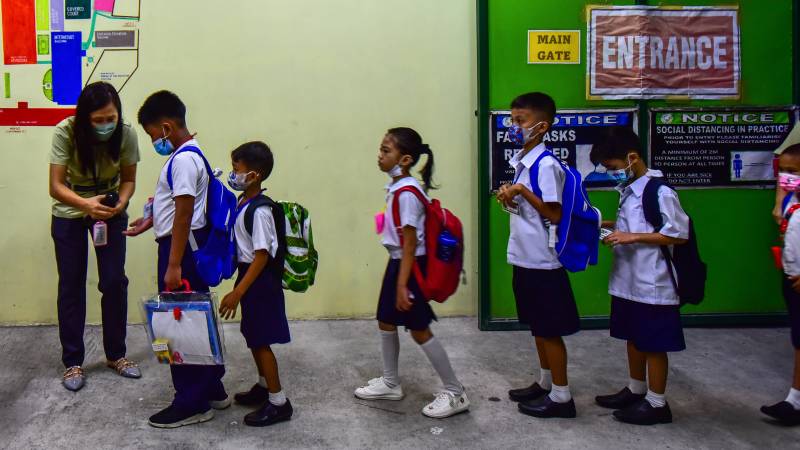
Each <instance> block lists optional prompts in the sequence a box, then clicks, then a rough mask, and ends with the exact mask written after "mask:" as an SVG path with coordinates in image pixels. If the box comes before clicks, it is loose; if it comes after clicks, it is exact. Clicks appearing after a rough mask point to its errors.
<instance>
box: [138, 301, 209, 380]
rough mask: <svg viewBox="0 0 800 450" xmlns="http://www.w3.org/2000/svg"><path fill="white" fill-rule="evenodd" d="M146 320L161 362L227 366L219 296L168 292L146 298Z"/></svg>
mask: <svg viewBox="0 0 800 450" xmlns="http://www.w3.org/2000/svg"><path fill="white" fill-rule="evenodd" d="M141 311H142V317H143V320H144V324H145V329H146V330H147V336H148V337H149V338H150V342H151V343H152V345H153V351H154V352H155V354H156V357H157V358H158V360H159V362H162V363H168V364H176V365H181V364H194V365H218V364H225V339H224V335H223V331H222V323H221V321H220V320H219V317H218V315H217V296H216V294H215V293H213V292H212V293H207V292H164V293H161V294H156V295H151V296H147V297H144V298H143V299H142V302H141Z"/></svg>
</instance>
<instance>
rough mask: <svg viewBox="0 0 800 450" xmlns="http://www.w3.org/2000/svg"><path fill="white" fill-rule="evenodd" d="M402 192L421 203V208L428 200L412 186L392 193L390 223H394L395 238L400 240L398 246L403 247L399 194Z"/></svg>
mask: <svg viewBox="0 0 800 450" xmlns="http://www.w3.org/2000/svg"><path fill="white" fill-rule="evenodd" d="M403 192H411V193H412V194H414V195H415V196H416V197H417V199H418V200H419V201H420V203H422V206H425V205H427V204H428V199H427V198H425V195H423V194H422V192H420V191H419V189H417V188H415V187H414V186H403V187H401V188H400V189H398V190H396V191H395V192H394V201H392V222H394V226H395V230H397V237H398V238H399V239H400V246H402V245H403V226H402V225H400V221H401V218H400V194H402V193H403Z"/></svg>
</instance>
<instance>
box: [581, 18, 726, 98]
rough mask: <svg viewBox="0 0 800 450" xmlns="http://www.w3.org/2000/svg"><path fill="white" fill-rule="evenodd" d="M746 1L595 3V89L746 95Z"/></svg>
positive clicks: (610, 93) (602, 92)
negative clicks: (742, 34) (742, 33)
mask: <svg viewBox="0 0 800 450" xmlns="http://www.w3.org/2000/svg"><path fill="white" fill-rule="evenodd" d="M738 13H739V11H738V9H737V8H736V7H735V6H726V7H688V6H685V7H681V8H663V9H662V8H658V7H647V6H620V7H603V6H599V7H590V8H589V9H588V12H587V14H588V18H587V20H588V27H589V32H588V38H587V45H588V47H587V52H588V55H589V63H588V64H587V74H588V78H589V80H588V81H589V91H588V92H587V96H588V97H589V98H590V99H591V98H603V99H624V98H636V99H647V98H666V97H674V96H680V97H688V98H697V99H718V98H738V97H739V88H740V86H739V78H740V73H741V62H740V59H739V23H738Z"/></svg>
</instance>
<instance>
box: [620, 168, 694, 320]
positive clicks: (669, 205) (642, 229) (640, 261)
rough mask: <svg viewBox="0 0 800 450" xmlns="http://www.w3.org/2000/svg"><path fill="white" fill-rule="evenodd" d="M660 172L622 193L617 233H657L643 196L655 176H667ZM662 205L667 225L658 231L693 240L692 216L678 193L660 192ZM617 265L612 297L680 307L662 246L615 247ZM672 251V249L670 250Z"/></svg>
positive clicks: (660, 204) (664, 188) (643, 179)
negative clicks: (646, 209)
mask: <svg viewBox="0 0 800 450" xmlns="http://www.w3.org/2000/svg"><path fill="white" fill-rule="evenodd" d="M663 176H664V175H663V174H662V173H661V172H660V171H658V170H648V171H647V173H646V174H645V175H644V176H643V177H641V178H639V179H637V180H636V181H634V182H633V183H631V184H630V185H628V186H626V187H625V188H623V189H618V190H620V200H619V203H620V206H619V212H618V213H617V227H616V229H617V231H624V232H628V233H653V232H655V229H654V228H653V226H652V225H650V223H649V222H647V220H646V219H645V217H644V208H643V206H642V194H643V193H644V187H645V186H646V185H647V182H648V181H649V180H650V178H652V177H663ZM658 206H659V209H660V210H661V218H662V220H663V222H664V226H663V227H662V228H661V230H659V231H658V232H659V233H660V234H663V235H664V236H668V237H671V238H678V239H688V238H689V216H687V215H686V213H685V212H684V211H683V208H682V207H681V202H680V200H679V199H678V194H677V193H676V192H675V191H674V190H672V189H670V188H668V187H666V186H661V187H660V188H659V189H658ZM613 250H614V264H613V266H612V269H611V276H610V277H609V281H608V292H609V294H611V295H614V296H617V297H621V298H624V299H627V300H633V301H636V302H640V303H648V304H651V305H679V304H680V298H679V297H678V293H677V292H676V291H675V285H674V284H673V283H672V278H671V277H670V275H669V268H668V266H667V261H666V260H665V259H664V255H663V254H662V253H661V247H660V246H658V245H649V244H626V245H616V246H614V249H613ZM670 251H672V249H671V248H670Z"/></svg>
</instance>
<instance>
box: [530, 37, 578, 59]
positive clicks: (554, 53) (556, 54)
mask: <svg viewBox="0 0 800 450" xmlns="http://www.w3.org/2000/svg"><path fill="white" fill-rule="evenodd" d="M580 63H581V32H580V31H579V30H566V31H564V30H528V64H580Z"/></svg>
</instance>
